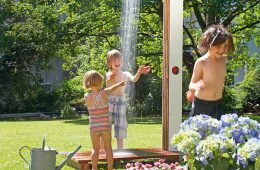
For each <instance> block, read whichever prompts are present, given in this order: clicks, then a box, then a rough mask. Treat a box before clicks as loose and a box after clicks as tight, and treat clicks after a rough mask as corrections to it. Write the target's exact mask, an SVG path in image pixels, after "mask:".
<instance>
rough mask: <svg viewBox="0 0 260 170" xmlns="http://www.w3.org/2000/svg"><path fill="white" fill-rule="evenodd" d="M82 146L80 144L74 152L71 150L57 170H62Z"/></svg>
mask: <svg viewBox="0 0 260 170" xmlns="http://www.w3.org/2000/svg"><path fill="white" fill-rule="evenodd" d="M80 148H81V146H78V147H77V149H76V150H75V151H74V152H71V153H70V154H69V155H68V157H67V158H65V159H64V160H63V161H62V162H61V163H60V164H59V165H58V166H57V167H56V169H55V170H60V169H61V168H62V167H63V166H64V165H65V164H66V163H67V162H68V161H69V160H70V159H71V158H72V157H73V155H75V153H76V152H78V150H79V149H80Z"/></svg>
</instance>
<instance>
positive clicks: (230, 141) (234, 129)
mask: <svg viewBox="0 0 260 170" xmlns="http://www.w3.org/2000/svg"><path fill="white" fill-rule="evenodd" d="M259 134H260V124H259V123H258V122H257V121H255V120H252V119H250V118H248V117H238V115H236V114H227V115H222V117H221V120H217V119H214V118H212V117H210V116H207V115H203V114H202V115H197V116H194V117H190V118H189V119H187V120H186V121H184V122H183V123H182V124H181V128H180V131H179V133H178V134H176V135H174V136H173V138H172V142H171V143H172V145H173V146H174V147H175V148H176V149H177V150H179V151H180V153H181V154H182V156H183V157H184V163H187V164H188V165H189V167H190V168H191V169H207V168H209V169H212V168H213V169H221V170H230V169H252V168H254V162H255V160H256V158H257V157H258V155H259V154H260V138H259ZM185 158H187V160H186V159H185Z"/></svg>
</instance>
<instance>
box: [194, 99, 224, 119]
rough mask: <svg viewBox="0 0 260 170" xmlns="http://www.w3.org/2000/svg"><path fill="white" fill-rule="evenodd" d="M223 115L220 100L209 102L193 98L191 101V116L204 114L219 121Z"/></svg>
mask: <svg viewBox="0 0 260 170" xmlns="http://www.w3.org/2000/svg"><path fill="white" fill-rule="evenodd" d="M223 113H224V112H223V107H222V99H219V100H215V101H209V100H202V99H199V98H197V97H195V98H194V100H193V103H192V109H191V116H195V115H199V114H205V115H209V116H211V117H212V118H216V119H218V120H220V117H221V115H223Z"/></svg>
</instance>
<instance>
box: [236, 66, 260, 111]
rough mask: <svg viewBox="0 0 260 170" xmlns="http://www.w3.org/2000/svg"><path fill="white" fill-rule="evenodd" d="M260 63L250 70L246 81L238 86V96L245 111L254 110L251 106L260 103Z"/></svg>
mask: <svg viewBox="0 0 260 170" xmlns="http://www.w3.org/2000/svg"><path fill="white" fill-rule="evenodd" d="M259 87H260V65H258V66H257V67H255V68H253V69H252V70H249V72H248V73H247V74H246V76H245V79H244V81H242V82H241V84H240V85H239V86H238V88H239V95H238V98H239V100H240V102H241V105H242V107H243V109H244V111H245V112H248V111H252V108H250V107H249V106H251V107H254V106H255V105H257V104H259V103H260V88H259Z"/></svg>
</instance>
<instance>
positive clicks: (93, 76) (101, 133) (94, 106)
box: [83, 70, 126, 170]
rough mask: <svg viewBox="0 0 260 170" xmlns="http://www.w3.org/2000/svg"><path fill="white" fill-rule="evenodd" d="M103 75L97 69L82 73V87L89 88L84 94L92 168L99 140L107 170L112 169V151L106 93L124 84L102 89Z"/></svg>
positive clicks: (94, 164)
mask: <svg viewBox="0 0 260 170" xmlns="http://www.w3.org/2000/svg"><path fill="white" fill-rule="evenodd" d="M103 81H104V77H103V76H102V75H101V74H100V73H98V72H97V71H93V70H91V71H88V72H86V73H85V75H84V82H83V84H84V88H85V89H88V90H90V92H89V93H86V94H85V95H84V99H85V102H86V105H87V108H88V112H89V127H90V136H91V141H92V146H93V149H92V153H91V160H92V169H93V170H96V169H97V163H98V157H99V149H100V141H101V140H102V141H103V143H104V148H105V152H106V158H107V164H108V168H107V169H108V170H112V169H113V152H112V145H111V121H110V118H109V113H108V95H109V94H110V93H111V92H112V91H113V90H115V89H117V88H119V87H121V86H124V85H125V84H126V81H121V82H119V83H117V84H115V85H113V86H111V87H109V88H105V89H103Z"/></svg>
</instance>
